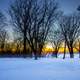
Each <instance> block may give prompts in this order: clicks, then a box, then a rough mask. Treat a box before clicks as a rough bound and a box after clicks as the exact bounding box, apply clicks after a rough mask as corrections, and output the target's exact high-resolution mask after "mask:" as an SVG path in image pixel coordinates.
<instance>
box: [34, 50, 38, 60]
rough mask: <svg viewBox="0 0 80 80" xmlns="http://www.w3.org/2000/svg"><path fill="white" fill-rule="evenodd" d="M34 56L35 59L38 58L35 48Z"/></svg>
mask: <svg viewBox="0 0 80 80" xmlns="http://www.w3.org/2000/svg"><path fill="white" fill-rule="evenodd" d="M34 58H35V60H37V59H38V55H37V51H36V50H34Z"/></svg>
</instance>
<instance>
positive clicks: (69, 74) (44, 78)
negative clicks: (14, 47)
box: [0, 57, 80, 80]
mask: <svg viewBox="0 0 80 80" xmlns="http://www.w3.org/2000/svg"><path fill="white" fill-rule="evenodd" d="M0 80H80V59H79V58H77V57H75V58H74V59H69V58H66V59H65V60H63V59H61V58H58V59H55V58H41V59H38V60H34V59H26V58H25V59H24V58H0Z"/></svg>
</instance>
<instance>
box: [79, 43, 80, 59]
mask: <svg viewBox="0 0 80 80" xmlns="http://www.w3.org/2000/svg"><path fill="white" fill-rule="evenodd" d="M79 58H80V42H79Z"/></svg>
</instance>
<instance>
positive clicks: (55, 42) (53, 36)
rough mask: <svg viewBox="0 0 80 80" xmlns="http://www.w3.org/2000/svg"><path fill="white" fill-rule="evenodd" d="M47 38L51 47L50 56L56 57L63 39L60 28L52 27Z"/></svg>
mask: <svg viewBox="0 0 80 80" xmlns="http://www.w3.org/2000/svg"><path fill="white" fill-rule="evenodd" d="M55 28H56V27H55ZM48 40H49V42H51V44H52V47H53V53H52V56H53V57H56V58H57V57H58V51H59V49H60V47H61V45H62V40H63V37H62V35H61V31H60V29H59V28H56V29H54V28H52V29H51V33H50V34H49V36H48Z"/></svg>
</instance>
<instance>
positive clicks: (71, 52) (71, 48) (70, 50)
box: [69, 46, 74, 58]
mask: <svg viewBox="0 0 80 80" xmlns="http://www.w3.org/2000/svg"><path fill="white" fill-rule="evenodd" d="M69 52H70V58H74V54H73V47H72V46H71V47H70V49H69Z"/></svg>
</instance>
